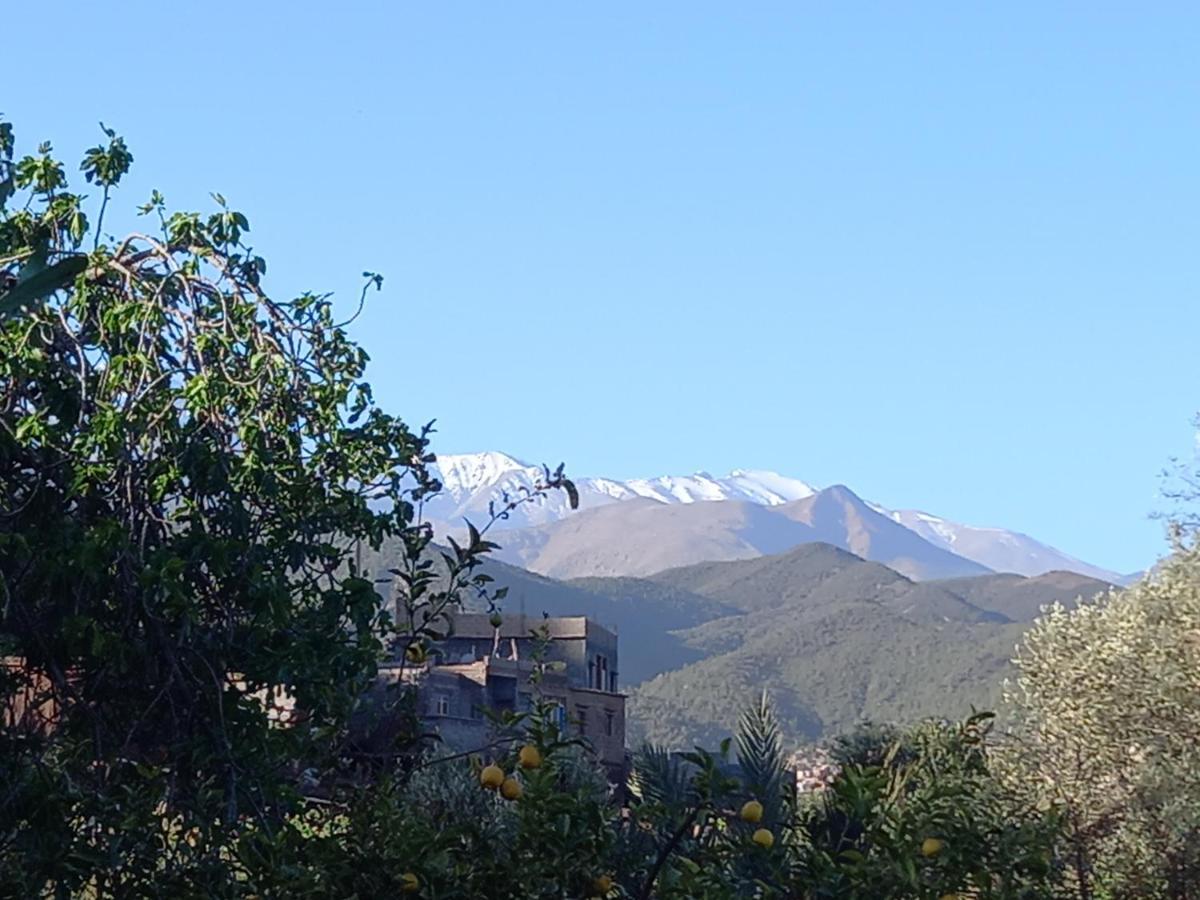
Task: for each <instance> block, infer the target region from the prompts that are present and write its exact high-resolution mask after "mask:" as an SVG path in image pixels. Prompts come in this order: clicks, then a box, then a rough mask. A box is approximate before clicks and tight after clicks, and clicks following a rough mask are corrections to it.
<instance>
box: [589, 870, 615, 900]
mask: <svg viewBox="0 0 1200 900" xmlns="http://www.w3.org/2000/svg"><path fill="white" fill-rule="evenodd" d="M592 887H593V888H595V889H596V893H597V894H599V895H600V896H601V897H604V896H606V895H607V894H608V892H609V891H611V890H612V889H613V880H612V876H611V875H600V876H598V877H597V878H596V880H595V881H593V882H592Z"/></svg>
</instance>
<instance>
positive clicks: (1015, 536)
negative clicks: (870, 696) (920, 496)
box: [423, 451, 1135, 584]
mask: <svg viewBox="0 0 1200 900" xmlns="http://www.w3.org/2000/svg"><path fill="white" fill-rule="evenodd" d="M435 468H437V470H438V472H439V474H440V475H441V480H442V483H443V486H444V490H443V493H442V495H440V496H438V497H435V498H433V499H432V500H431V501H428V502H427V503H426V504H425V507H424V510H423V513H424V515H425V517H426V519H427V520H428V521H430V522H432V523H433V524H434V526H435V529H436V530H438V531H439V533H443V534H449V533H459V531H460V530H461V529H462V527H463V521H464V520H465V519H470V520H471V521H473V522H475V523H476V524H477V525H478V524H480V523H481V522H482V521H485V520H486V519H487V518H488V515H489V512H488V508H489V504H492V503H496V504H497V505H499V504H501V503H502V502H503V499H504V497H505V496H508V497H517V496H520V494H521V493H522V491H523V490H527V489H529V488H532V487H533V485H535V484H536V483H537V482H538V480H539V479H540V478H541V476H542V467H540V466H534V465H530V464H528V463H526V462H524V461H522V460H520V459H518V458H516V457H514V456H511V455H509V454H506V453H501V452H499V451H485V452H482V453H475V454H447V455H442V456H439V457H438V461H437V463H436V464H435ZM573 481H574V482H575V484H576V487H577V488H578V489H579V497H580V504H579V506H580V509H579V511H578V512H572V510H571V509H570V508H569V505H568V502H567V498H566V496H565V494H563V493H562V492H553V493H551V494H550V495H549V496H547V497H545V498H543V499H542V500H540V501H536V502H530V503H524V504H521V506H520V508H519V509H517V510H515V511H514V512H513V513H512V514H511V515H510V516H509V517H508V518H507V519H505V520H503V521H500V522H497V523H496V525H495V528H494V529H493V530H494V531H503V532H505V534H504V536H503V537H501V538H499V540H500V543H502V544H504V543H509V544H520V545H522V546H523V547H525V548H526V549H525V550H524V551H522V554H521V555H515V556H510V557H509V558H510V561H512V562H516V563H522V562H525V563H528V561H529V558H528V556H527V555H525V554H527V553H528V552H529V551H528V546H529V545H530V544H531V543H533V544H536V543H538V542H541V541H544V540H545V535H544V534H538V533H529V534H517V533H520V532H525V531H527V530H528V529H536V528H543V527H545V526H551V525H553V523H555V522H559V521H562V520H564V519H567V518H569V517H571V516H574V515H579V514H581V513H583V512H586V511H588V510H591V509H594V508H597V507H601V506H611V505H614V504H619V503H627V502H629V501H640V500H646V499H649V500H653V501H657V502H659V503H662V504H665V505H685V506H686V505H691V504H695V503H706V502H728V501H736V502H742V503H753V504H756V505H759V506H762V507H764V508H767V509H775V510H777V509H779V508H780V507H787V506H789V505H790V504H796V503H799V502H801V501H804V500H808V499H810V498H812V497H814V496H816V495H817V494H819V493H821V489H819V488H817V487H816V486H814V485H813V484H810V483H809V482H806V481H802V480H800V479H798V478H793V477H790V476H786V475H781V474H779V473H777V472H772V471H769V470H763V469H734V470H733V471H731V472H730V473H729V474H728V475H725V476H713V475H711V474H709V473H707V472H697V473H694V474H693V475H684V476H672V475H664V476H658V477H654V478H635V479H628V480H620V479H615V478H605V477H579V478H574V479H573ZM832 487H834V488H836V487H844V486H838V485H834V486H832ZM829 489H830V488H825V489H824V490H829ZM846 489H847V490H849V488H846ZM851 493H853V492H851ZM862 503H863V504H864V505H865V506H866V507H868V508H869V509H871V510H872V511H874V512H876V513H878V514H879V515H881V516H883V517H886V518H888V519H890V520H892V521H893V522H894V523H895V524H897V525H899V526H900V527H902V528H904V529H906V530H907V531H908V532H911V533H912V534H914V535H916V536H917V537H918V538H920V539H921V540H923V541H925V542H926V543H927V544H929V545H930V546H931V547H933V548H935V549H937V550H940V551H942V552H943V553H947V554H951V555H952V556H954V557H958V558H961V559H962V560H964V561H965V563H962V564H959V565H962V566H963V569H962V571H960V572H958V573H944V572H939V573H936V574H935V575H934V576H933V577H938V576H939V575H940V576H941V577H945V576H946V575H947V574H961V575H967V574H973V573H977V572H980V571H983V570H991V571H997V572H1013V573H1014V574H1019V575H1027V576H1033V575H1040V574H1044V573H1045V572H1050V571H1055V570H1069V571H1075V572H1078V573H1080V574H1083V575H1088V576H1090V577H1094V578H1098V579H1101V580H1104V581H1108V582H1111V583H1116V584H1127V583H1129V581H1130V580H1131V579H1132V578H1133V577H1135V576H1127V575H1122V574H1120V573H1117V572H1114V571H1111V570H1108V569H1105V568H1103V567H1101V566H1096V565H1093V564H1091V563H1088V562H1085V561H1083V560H1080V559H1077V558H1075V557H1073V556H1070V555H1069V554H1066V553H1063V552H1062V551H1060V550H1057V549H1055V548H1054V547H1051V546H1049V545H1047V544H1045V543H1042V542H1040V541H1038V540H1036V539H1035V538H1033V537H1031V536H1029V535H1028V534H1025V533H1023V532H1020V531H1013V530H1009V529H1004V528H996V527H982V526H973V525H965V524H962V523H959V522H954V521H952V520H950V519H946V518H942V517H940V516H936V515H933V514H931V513H927V512H923V511H920V510H916V509H889V508H887V507H884V506H882V505H880V504H876V503H873V502H870V501H866V500H864V501H862ZM877 525H878V523H877ZM782 527H784V528H787V526H782ZM792 530H793V531H794V529H792ZM724 541H725V542H726V543H735V540H734V538H731V537H728V536H727V537H726V538H725V539H724ZM751 543H752V544H753V543H754V542H751ZM767 543H768V544H770V546H772V547H777V545H778V543H779V542H778V541H768V542H767ZM914 546H915V545H914ZM741 552H742V553H748V552H756V551H754V550H753V549H746V548H743V550H742V551H741ZM768 552H769V551H768ZM922 552H923V553H924V554H926V555H928V553H929V551H922ZM934 555H937V554H934ZM726 558H728V557H726ZM940 558H941V559H942V560H943V563H945V562H948V558H946V557H940ZM690 561H693V560H691V559H686V558H685V559H679V560H673V561H668V565H669V564H682V563H686V562H690ZM879 561H884V562H886V561H887V560H886V559H881V560H879ZM899 564H900V565H902V566H903V565H904V564H902V563H899ZM971 564H974V566H978V567H982V569H979V568H974V566H972V565H971ZM910 567H911V568H912V569H913V571H917V570H919V569H920V568H921V564H920V562H919V561H917V562H914V563H912V564H911V565H910ZM559 574H563V575H565V576H582V575H605V574H648V571H647V570H645V569H641V570H638V571H634V570H628V571H623V572H620V571H618V572H609V571H599V570H594V571H587V570H586V569H581V570H576V571H569V570H563V571H560V572H559Z"/></svg>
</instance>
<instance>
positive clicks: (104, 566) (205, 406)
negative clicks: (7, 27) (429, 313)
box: [0, 123, 567, 896]
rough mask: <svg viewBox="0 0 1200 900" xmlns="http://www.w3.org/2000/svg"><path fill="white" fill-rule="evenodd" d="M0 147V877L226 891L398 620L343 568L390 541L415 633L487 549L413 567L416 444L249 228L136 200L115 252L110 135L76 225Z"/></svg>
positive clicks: (351, 348) (349, 349)
mask: <svg viewBox="0 0 1200 900" xmlns="http://www.w3.org/2000/svg"><path fill="white" fill-rule="evenodd" d="M14 149H15V140H14V135H13V130H12V127H11V125H9V124H8V123H0V657H3V658H4V660H5V665H4V667H3V669H2V672H3V674H2V675H0V679H2V680H0V704H2V711H0V715H2V716H3V720H2V721H3V726H4V727H3V731H2V733H0V883H3V884H5V885H9V886H13V889H14V890H17V891H18V893H23V894H24V895H28V896H34V895H40V894H41V893H42V892H43V891H45V890H52V891H55V892H58V893H61V894H64V895H66V894H71V893H75V892H78V891H81V890H83V889H84V888H85V887H86V888H87V889H88V890H91V891H94V892H95V893H98V894H100V895H106V894H108V893H114V892H124V893H130V894H133V893H138V892H139V891H140V890H143V889H145V885H147V884H150V883H153V884H155V885H156V886H157V887H156V888H155V890H157V891H162V890H166V891H167V892H170V888H169V886H170V885H171V884H173V883H174V884H187V885H189V888H188V890H189V891H199V892H201V893H204V892H205V890H208V891H209V893H211V894H212V895H219V894H221V893H223V892H225V891H226V890H228V889H230V888H229V885H230V884H231V880H230V879H231V877H232V878H234V879H236V869H237V866H236V864H234V863H233V862H232V860H233V859H236V852H235V851H234V850H231V848H238V847H240V848H241V851H246V852H249V850H248V848H249V847H250V846H251V843H252V842H253V841H255V840H259V839H262V838H264V837H270V836H271V835H272V834H274V833H275V832H276V831H277V830H278V829H279V828H280V827H281V823H283V822H285V821H286V819H287V817H288V816H289V815H290V814H291V812H292V811H293V810H294V809H295V808H296V807H297V804H298V803H300V801H301V799H302V795H303V794H304V793H305V791H309V792H311V791H312V790H313V788H314V785H316V786H318V787H320V786H322V785H324V786H325V789H326V792H327V790H328V785H329V784H335V783H342V782H345V781H346V780H347V779H351V780H352V775H353V771H354V769H355V767H356V766H359V765H360V764H362V762H363V761H362V760H361V759H356V758H355V754H354V746H353V744H352V742H351V741H350V735H349V731H348V728H347V724H348V722H349V721H350V716H351V713H352V712H353V711H354V709H355V707H356V705H357V704H358V703H359V699H360V697H361V696H362V694H363V692H364V690H365V689H366V688H367V687H368V686H369V685H370V684H371V683H372V681H373V679H374V678H375V674H376V663H377V661H378V659H379V658H380V655H381V653H383V652H384V650H385V649H386V647H385V645H386V643H387V641H388V640H389V639H390V638H391V635H392V634H393V632H394V627H393V622H392V620H391V617H390V616H389V613H388V610H387V609H386V608H385V606H384V605H383V603H382V601H381V598H380V597H379V595H378V593H377V592H376V590H375V586H374V584H373V582H372V579H371V578H370V577H369V573H366V572H363V571H360V570H359V568H358V567H357V566H356V565H355V554H354V552H353V551H354V548H356V547H360V546H367V547H375V548H377V547H378V546H380V544H381V543H382V542H383V541H384V540H387V539H394V540H398V541H399V542H400V545H401V546H402V547H403V554H402V557H403V558H402V559H400V560H397V561H396V563H395V564H396V565H397V566H398V567H399V568H398V569H397V570H396V574H397V575H398V576H400V579H401V580H402V582H403V584H404V585H405V587H406V593H405V603H404V605H403V607H402V609H403V612H404V615H405V618H406V619H407V620H408V621H407V622H406V623H405V628H406V631H407V634H408V638H407V639H408V640H410V641H421V640H422V639H424V636H426V635H436V634H437V633H438V631H437V630H438V629H439V628H442V627H444V619H445V616H444V613H445V612H446V611H447V610H448V609H449V608H450V607H451V606H453V604H454V603H456V602H457V599H458V597H459V596H460V594H461V592H462V591H463V590H465V589H468V588H470V589H474V590H477V591H479V592H482V593H484V594H485V596H486V594H487V585H486V583H485V579H486V576H481V575H479V576H477V575H474V574H473V569H474V567H475V566H476V565H477V563H478V560H479V557H480V555H481V554H482V553H485V552H486V551H487V550H488V549H490V547H491V546H492V545H490V544H489V543H488V542H487V541H485V540H484V539H483V537H482V536H481V534H480V532H478V531H476V530H475V529H474V528H472V529H471V531H470V534H471V540H470V543H469V545H468V546H466V547H461V548H460V547H457V546H455V547H454V548H453V550H452V552H450V553H448V554H447V563H448V566H449V574H448V576H445V575H444V573H443V574H442V575H435V574H434V573H433V572H432V571H431V560H430V555H431V553H432V552H433V549H434V548H433V547H432V545H431V540H432V534H431V532H430V530H429V528H428V527H427V526H425V525H423V524H422V523H421V521H420V508H421V505H422V502H423V501H424V500H425V499H426V498H427V497H429V496H430V495H431V494H432V493H433V492H435V491H437V490H438V489H439V487H440V486H439V484H438V482H437V480H436V478H435V477H434V474H433V472H432V470H431V469H430V464H431V463H432V462H433V461H434V457H433V455H432V454H431V453H430V448H429V439H428V438H429V433H430V429H429V427H426V428H424V429H421V430H418V431H414V430H412V429H410V428H409V427H408V426H407V425H406V424H405V423H404V422H403V421H401V420H400V419H398V418H396V417H394V416H392V415H390V414H388V413H386V412H385V411H383V410H382V409H381V408H380V407H379V406H377V405H376V404H375V402H374V400H373V397H372V393H371V388H370V385H369V384H368V383H367V382H366V381H365V380H364V378H363V376H364V370H365V366H366V364H367V360H368V357H367V354H366V353H365V352H364V351H363V350H362V349H361V348H360V347H358V346H356V345H355V344H354V343H353V342H351V341H350V340H349V338H348V337H347V334H346V332H345V330H344V327H343V326H344V325H345V324H346V323H338V322H336V321H335V317H334V308H333V305H332V302H331V299H330V298H329V297H328V296H318V295H313V294H304V295H303V296H300V297H297V298H295V299H291V300H284V301H280V300H276V299H273V298H271V297H270V296H268V294H267V293H266V291H265V289H264V276H265V274H266V262H265V260H264V259H263V258H262V257H261V256H259V255H257V254H256V253H255V251H254V250H253V249H252V248H251V247H250V246H249V245H248V243H247V235H248V233H249V230H250V225H249V222H248V221H247V219H246V217H245V216H244V215H243V214H242V213H240V212H237V211H235V210H234V209H232V208H230V207H229V206H228V205H227V204H226V202H225V200H224V199H223V198H222V197H220V196H219V195H214V199H215V201H216V209H215V211H213V212H212V213H211V214H209V215H201V214H199V213H193V212H168V210H167V207H166V204H165V201H164V199H163V197H162V196H161V195H160V194H159V193H158V192H157V191H155V192H154V194H153V195H152V197H151V198H150V200H149V202H148V203H146V204H145V205H144V206H142V207H140V212H141V214H142V215H143V216H145V217H146V219H147V223H148V226H149V227H148V228H147V229H146V230H145V231H144V232H142V233H136V234H132V235H130V236H128V237H126V238H124V239H122V240H114V239H112V238H110V237H108V236H106V235H105V234H104V230H103V229H104V222H103V219H104V214H105V211H106V209H107V207H108V204H109V200H110V196H111V193H112V191H113V189H114V188H115V187H116V186H117V185H118V183H119V182H120V180H121V178H122V176H123V175H124V174H125V173H126V172H127V171H128V169H129V166H130V164H131V163H132V159H133V157H132V154H131V153H130V151H129V149H128V148H127V147H126V145H125V143H124V141H123V140H122V139H121V138H120V137H118V136H117V135H116V134H115V133H114V132H112V131H111V130H108V129H105V141H104V142H102V143H101V144H99V145H98V146H96V147H94V148H92V149H90V150H89V151H88V152H87V153H86V154H85V156H84V160H83V164H82V166H81V169H82V172H83V175H84V178H85V179H86V181H87V182H89V183H91V184H93V185H95V186H96V187H97V188H98V189H99V191H100V194H101V197H100V202H99V208H98V213H97V215H96V221H95V223H94V224H92V223H91V222H90V221H89V218H88V213H87V210H88V208H89V205H88V204H87V202H86V198H85V197H84V196H82V195H80V194H78V193H73V192H71V191H70V190H69V187H68V183H67V177H66V171H65V169H64V166H63V165H62V163H61V162H59V161H58V160H57V159H56V158H55V157H54V156H53V155H52V148H51V147H50V145H49V144H42V145H41V146H40V147H39V148H38V150H37V152H36V153H33V154H30V155H27V156H23V157H20V158H14ZM364 275H365V277H366V283H365V285H364V287H363V297H362V298H361V299H360V309H361V300H362V299H365V297H366V293H367V290H368V289H370V288H376V289H377V288H379V287H380V285H381V281H382V279H381V278H380V277H379V276H378V275H374V274H372V273H364ZM424 337H425V336H424V335H422V334H419V333H418V334H413V335H412V336H411V337H410V339H411V340H422V339H424ZM413 388H414V390H420V389H421V385H420V384H414V385H413ZM546 474H547V484H548V485H554V486H567V483H566V482H565V479H563V478H562V477H561V468H560V470H559V472H558V473H554V474H552V473H550V472H547V473H546ZM278 699H284V700H286V702H287V704H288V706H289V707H290V705H291V704H292V703H294V711H293V714H292V720H291V722H290V727H280V723H279V722H278V721H277V719H278V714H279V712H280V711H279V710H278V709H276V708H275V701H276V700H278ZM248 842H250V843H248ZM241 851H237V852H241ZM231 870H233V871H234V875H233V876H231V875H230V872H231ZM205 885H207V887H204V886H205ZM19 886H24V887H23V889H22V888H21V887H19Z"/></svg>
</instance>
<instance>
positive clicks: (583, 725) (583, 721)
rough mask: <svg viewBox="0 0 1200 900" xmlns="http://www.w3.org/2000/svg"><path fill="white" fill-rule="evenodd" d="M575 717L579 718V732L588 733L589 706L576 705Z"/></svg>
mask: <svg viewBox="0 0 1200 900" xmlns="http://www.w3.org/2000/svg"><path fill="white" fill-rule="evenodd" d="M575 717H576V718H577V719H578V720H579V733H580V734H587V707H586V706H577V707H575Z"/></svg>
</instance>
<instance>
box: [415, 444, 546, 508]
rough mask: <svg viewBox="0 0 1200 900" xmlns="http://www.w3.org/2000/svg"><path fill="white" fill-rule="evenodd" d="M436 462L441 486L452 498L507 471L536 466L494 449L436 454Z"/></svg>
mask: <svg viewBox="0 0 1200 900" xmlns="http://www.w3.org/2000/svg"><path fill="white" fill-rule="evenodd" d="M436 465H437V470H438V473H439V475H440V476H441V482H442V486H443V488H444V489H445V490H446V492H447V493H449V494H450V495H452V496H454V497H460V496H463V495H465V494H471V493H474V492H475V491H478V490H481V489H482V488H486V487H488V486H489V485H493V484H495V483H496V482H497V481H500V480H501V479H502V478H504V476H505V475H508V474H509V473H513V472H523V471H527V470H530V469H536V467H534V466H530V465H528V464H527V463H523V462H521V461H520V460H518V459H514V458H513V457H511V456H509V455H508V454H506V453H499V452H496V451H494V450H490V451H486V452H484V453H446V454H440V453H439V454H438V457H437V463H436Z"/></svg>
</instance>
